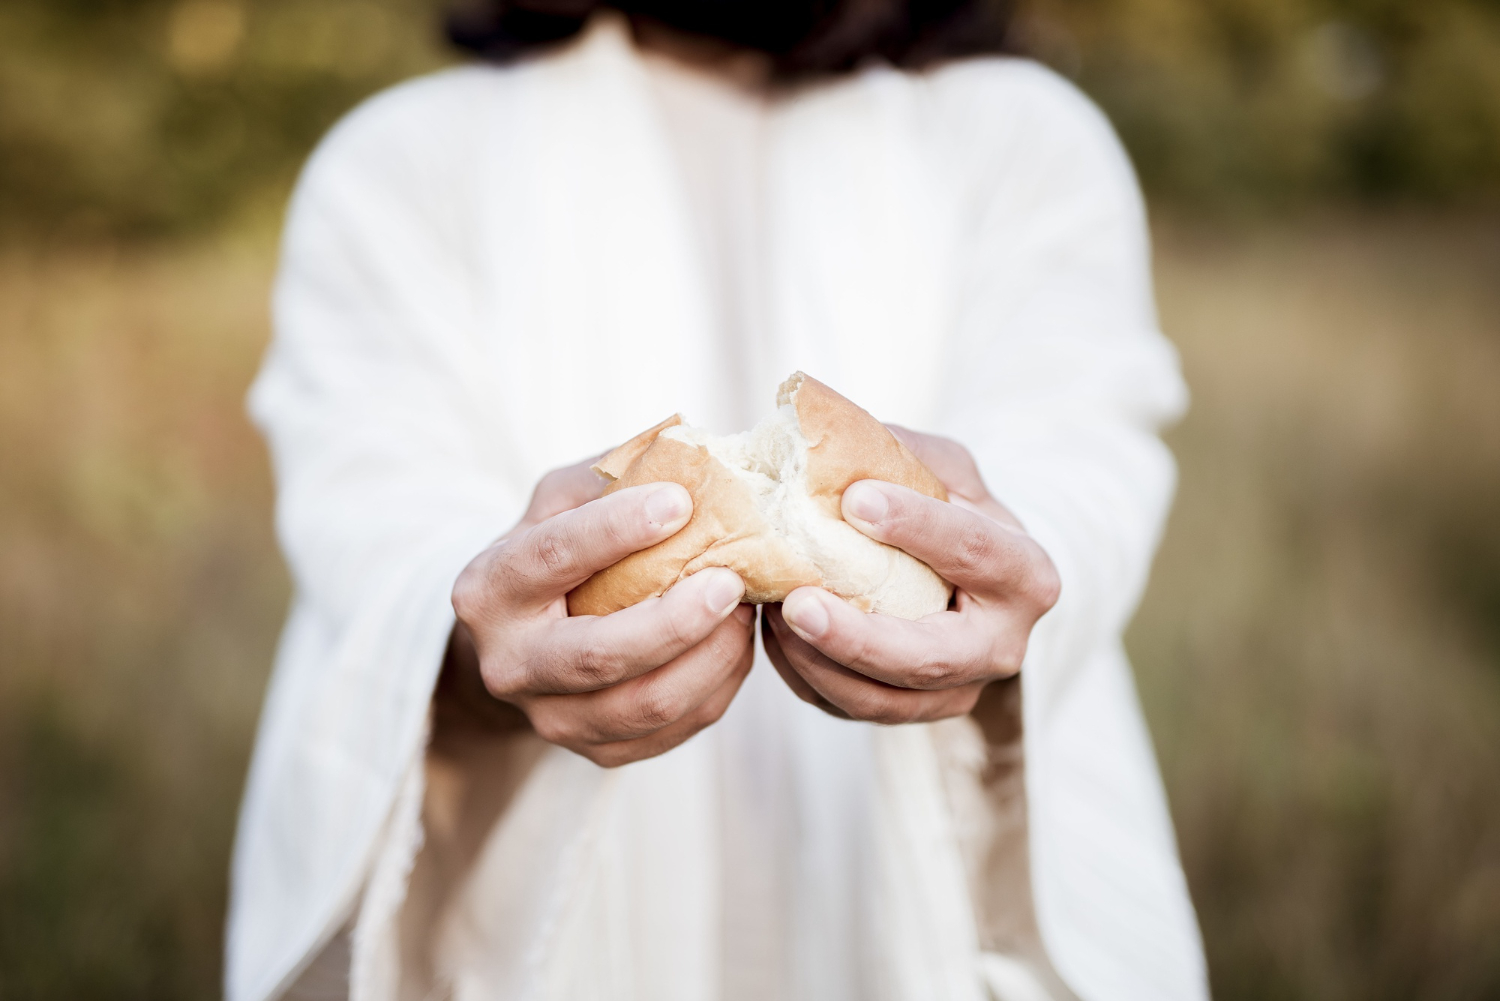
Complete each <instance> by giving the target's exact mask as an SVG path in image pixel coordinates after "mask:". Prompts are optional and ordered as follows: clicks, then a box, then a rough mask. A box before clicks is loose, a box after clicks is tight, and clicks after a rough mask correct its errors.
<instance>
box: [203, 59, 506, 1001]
mask: <svg viewBox="0 0 1500 1001" xmlns="http://www.w3.org/2000/svg"><path fill="white" fill-rule="evenodd" d="M453 76H454V74H447V75H445V77H444V78H441V79H443V81H444V82H443V83H442V86H443V87H445V88H448V93H447V96H446V97H445V99H444V100H441V101H431V100H428V98H427V95H428V92H429V91H430V89H431V88H432V87H433V86H434V85H433V83H432V82H431V81H419V82H417V83H414V84H409V85H406V86H403V87H400V88H397V89H396V90H394V91H391V92H388V93H387V94H385V95H383V96H381V97H379V98H377V99H375V100H374V101H373V102H371V103H370V104H368V105H367V106H365V107H364V108H363V109H362V110H360V111H357V112H356V113H355V114H353V115H352V116H351V117H350V118H349V119H347V120H346V121H345V122H344V123H343V124H341V125H340V126H339V127H338V128H337V129H336V130H335V131H334V132H333V133H332V134H331V135H330V137H329V138H328V139H327V140H325V142H324V144H323V146H322V147H321V148H320V150H319V151H318V152H317V153H316V154H315V155H314V157H313V159H312V161H311V162H310V164H309V166H308V168H307V170H306V171H305V173H304V176H303V178H302V180H301V182H300V184H299V187H298V190H297V193H296V195H295V197H294V199H293V203H292V208H291V211H290V216H289V218H288V221H287V225H286V232H285V237H284V245H283V250H282V263H281V270H280V274H279V277H278V280H277V283H276V288H275V297H274V323H275V331H274V339H273V343H272V345H271V347H270V350H269V352H268V353H267V355H266V358H265V362H264V367H263V368H262V370H261V373H260V375H259V378H258V379H257V380H256V382H255V385H254V387H253V389H252V391H251V396H250V409H251V413H252V416H253V417H254V420H255V421H256V423H257V424H258V425H259V426H260V428H261V429H262V430H263V432H264V433H265V435H266V438H267V440H268V442H269V444H270V449H271V456H272V460H273V465H274V469H275V474H276V480H277V486H278V500H277V508H276V525H277V532H278V535H279V537H280V541H281V545H282V549H283V551H284V553H285V555H286V559H287V562H288V564H289V567H290V570H291V575H292V579H293V585H294V592H295V597H294V604H293V609H292V613H291V616H290V619H289V622H288V625H287V628H286V631H285V634H284V636H283V639H282V644H281V647H280V650H279V653H278V659H277V664H276V669H275V673H274V676H273V679H272V683H271V687H270V691H269V693H268V696H267V702H266V707H265V710H264V712H263V714H262V721H261V729H260V733H259V735H258V740H257V748H256V756H255V760H254V761H253V763H252V767H251V773H250V778H249V784H248V787H247V790H246V794H245V802H244V806H243V809H242V811H241V821H240V827H239V831H238V836H237V843H236V851H235V864H234V873H233V888H232V900H231V913H230V927H229V935H228V956H227V969H226V993H227V996H228V997H229V998H230V999H231V1001H238V999H259V998H262V997H266V996H268V995H270V994H272V993H273V992H274V991H275V990H277V989H278V988H279V985H283V984H285V983H286V982H287V981H288V980H289V979H290V978H292V977H293V976H295V974H296V972H297V967H298V965H299V964H301V963H303V962H305V960H306V958H307V956H308V955H309V954H311V953H312V952H313V951H315V950H316V948H318V946H319V944H320V943H321V942H322V941H324V940H326V939H327V937H328V936H329V935H331V934H332V933H333V932H334V931H335V930H336V928H337V926H338V924H339V923H340V922H341V921H343V920H344V918H345V917H346V916H347V914H348V911H349V908H350V907H351V906H352V903H353V901H354V898H355V895H357V894H358V892H359V890H360V886H361V881H362V880H363V878H364V874H365V872H366V871H367V869H368V866H369V863H370V859H371V853H372V851H373V849H374V845H375V843H376V840H377V838H378V836H379V832H380V831H381V829H382V825H384V824H385V823H386V822H387V820H388V816H389V814H390V811H391V807H392V803H393V802H394V801H395V799H396V796H397V791H398V790H399V789H400V788H401V787H402V783H403V781H404V780H407V779H409V777H410V776H411V775H412V770H413V768H414V767H419V762H420V755H421V747H422V742H423V734H424V728H425V726H426V718H427V709H428V705H429V703H430V699H431V692H432V688H433V684H434V681H435V678H436V674H437V671H438V668H439V665H440V662H441V659H442V655H443V651H444V647H445V644H446V642H447V637H448V634H449V632H450V631H451V629H452V623H453V613H452V610H451V607H450V603H449V596H450V591H451V588H452V585H453V581H454V579H455V577H456V576H457V574H458V573H459V571H460V570H461V569H462V568H463V566H464V565H465V564H466V563H467V561H468V560H469V559H471V558H472V557H473V556H474V555H475V554H476V553H477V552H479V551H480V550H481V549H483V548H484V547H485V546H486V545H487V544H488V543H489V542H490V541H491V540H493V539H494V538H495V537H496V536H498V535H499V534H500V533H501V532H503V531H504V530H505V528H506V527H507V526H508V525H509V524H510V523H512V522H513V521H514V520H515V518H516V517H517V516H518V514H519V512H520V510H521V507H522V502H523V500H524V497H525V489H526V488H525V486H523V485H521V484H518V483H516V482H514V481H513V479H512V477H513V474H508V473H507V469H511V468H514V465H513V464H512V463H508V462H506V461H505V459H506V457H505V455H504V449H505V439H504V436H503V435H501V434H499V433H496V432H495V430H494V428H495V425H496V423H497V422H495V421H494V420H493V419H492V418H491V416H490V410H489V405H488V401H487V400H486V399H485V394H484V392H483V391H482V389H480V388H479V384H480V376H481V373H482V371H483V368H484V366H485V364H487V359H486V357H485V356H484V355H483V353H482V352H481V351H480V349H479V348H478V347H477V345H478V343H479V338H478V337H477V336H476V329H475V316H476V309H475V303H474V296H475V295H476V294H477V292H476V290H475V289H474V288H473V287H472V284H471V283H468V282H466V281H465V277H466V273H465V271H464V268H463V266H462V260H463V255H462V254H461V252H460V251H461V249H462V241H463V239H464V234H465V232H466V230H465V228H464V226H463V224H462V222H463V219H462V216H461V215H460V207H461V206H463V205H464V200H465V198H467V197H469V196H470V195H471V194H472V193H471V192H466V191H464V190H463V185H462V178H455V177H449V176H445V175H444V170H445V169H448V170H449V172H450V173H451V168H444V166H443V164H452V163H459V164H462V163H463V162H465V158H464V157H462V156H452V155H451V153H452V150H453V148H454V146H455V144H457V145H458V146H460V147H462V145H463V144H464V143H465V142H471V141H473V140H472V139H471V138H470V137H472V136H473V135H475V134H476V133H477V132H478V131H479V130H477V129H474V128H473V127H472V123H468V122H465V121H464V120H463V113H464V108H465V102H463V101H462V100H459V101H455V100H453V99H452V93H451V90H452V89H453V88H455V87H457V88H459V89H462V87H463V86H464V83H463V81H462V80H459V81H457V82H455V80H454V79H453ZM432 151H446V152H447V153H448V154H449V155H445V156H444V157H443V158H442V159H441V160H439V159H437V158H436V157H435V156H433V155H432ZM470 204H472V202H471V203H470ZM413 850H414V849H413Z"/></svg>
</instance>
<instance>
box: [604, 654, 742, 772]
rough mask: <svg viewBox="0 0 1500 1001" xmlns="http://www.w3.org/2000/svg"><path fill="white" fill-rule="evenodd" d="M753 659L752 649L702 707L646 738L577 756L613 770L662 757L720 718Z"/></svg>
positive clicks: (611, 744)
mask: <svg viewBox="0 0 1500 1001" xmlns="http://www.w3.org/2000/svg"><path fill="white" fill-rule="evenodd" d="M754 662H755V657H754V652H753V650H752V651H751V653H750V654H748V655H747V656H746V657H745V658H744V660H743V661H742V662H740V663H738V664H737V665H736V669H735V671H734V673H732V674H731V675H730V676H729V677H728V678H726V679H725V680H724V682H723V683H722V684H720V685H719V687H718V688H717V689H716V690H715V691H714V693H713V694H712V695H710V696H709V697H708V698H707V699H706V700H704V702H703V704H702V705H700V706H698V708H697V709H695V710H693V711H692V712H691V713H689V714H688V715H686V716H684V717H683V718H682V719H680V720H678V721H677V722H676V723H674V724H672V725H671V726H669V727H666V728H664V729H662V730H658V731H657V732H656V733H654V734H652V735H651V736H649V737H639V738H637V739H635V740H622V741H616V742H614V743H609V744H594V745H591V746H587V747H584V748H581V749H580V751H579V753H581V754H583V755H584V756H586V757H587V758H589V759H590V760H591V761H593V762H594V763H595V764H597V765H603V766H604V767H605V768H615V767H618V766H620V765H624V764H629V763H630V762H632V761H641V760H643V759H645V758H651V757H655V756H656V755H658V754H664V753H666V752H667V751H670V750H671V749H672V748H674V747H676V746H677V745H679V744H682V743H685V742H686V741H688V740H690V739H691V738H692V737H694V736H695V735H697V734H698V733H699V732H701V731H702V730H704V729H706V728H707V727H709V726H712V725H713V724H714V723H717V722H718V721H719V720H720V719H722V718H723V716H724V713H725V711H726V710H728V708H729V706H730V703H732V702H733V701H734V697H735V695H736V694H737V693H738V692H739V690H740V686H741V685H742V684H743V683H744V681H745V678H746V676H748V675H749V673H750V668H751V665H752V664H754Z"/></svg>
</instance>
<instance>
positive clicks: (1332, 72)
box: [0, 0, 1500, 234]
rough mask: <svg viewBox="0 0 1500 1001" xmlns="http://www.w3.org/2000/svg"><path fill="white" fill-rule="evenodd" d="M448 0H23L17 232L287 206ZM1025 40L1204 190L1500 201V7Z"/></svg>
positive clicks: (8, 179)
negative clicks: (305, 163) (319, 143)
mask: <svg viewBox="0 0 1500 1001" xmlns="http://www.w3.org/2000/svg"><path fill="white" fill-rule="evenodd" d="M442 6H443V4H442V0H7V2H6V3H5V4H4V5H3V7H0V229H8V230H11V231H15V230H16V229H22V230H26V231H35V230H36V229H37V228H39V227H40V228H45V229H49V230H50V229H55V228H59V227H61V228H63V229H64V230H68V231H82V233H84V234H87V233H89V232H94V231H100V230H103V231H108V232H114V233H136V234H153V233H170V232H181V231H183V230H187V229H193V228H197V227H202V226H205V225H210V224H213V223H216V222H220V221H222V220H223V219H224V218H225V217H226V216H227V215H229V214H232V213H233V212H234V211H235V210H236V209H238V208H239V207H241V206H244V205H247V204H257V203H263V202H265V201H267V200H275V201H279V199H280V197H281V196H282V195H283V194H284V192H285V190H286V186H287V184H288V183H289V180H290V178H291V177H292V175H293V173H294V172H295V170H296V167H297V165H298V164H299V163H300V162H301V160H302V158H303V157H304V156H305V155H306V152H307V150H308V149H309V148H310V147H311V146H312V144H313V143H314V142H315V141H316V139H317V137H318V136H319V135H320V134H321V133H322V132H323V131H324V130H325V129H326V128H327V127H328V126H329V125H330V124H331V123H332V122H333V121H334V120H335V119H336V118H337V117H338V116H339V115H340V114H341V113H343V112H344V111H345V110H347V109H348V108H349V107H350V106H351V105H352V104H354V103H355V102H356V101H357V100H359V98H361V97H362V96H364V95H365V94H367V93H369V92H371V91H372V90H375V89H377V88H379V87H381V86H384V85H386V84H388V83H390V82H392V81H395V80H397V79H400V78H402V77H405V76H409V75H411V74H413V73H416V72H420V71H422V70H425V69H429V68H432V67H435V66H438V65H441V64H442V63H443V62H444V61H445V60H446V59H448V58H451V54H449V53H448V52H447V51H446V50H445V49H444V47H443V46H442V44H441V41H440V36H439V31H438V12H439V10H440V8H441V7H442ZM1021 6H1022V13H1021V17H1020V21H1019V23H1018V36H1019V38H1020V40H1021V42H1022V44H1023V45H1024V46H1025V47H1026V48H1027V49H1029V50H1030V51H1031V52H1033V53H1034V54H1036V55H1037V56H1038V57H1039V58H1041V59H1043V60H1044V61H1046V62H1048V63H1050V64H1051V65H1053V66H1054V67H1056V68H1057V69H1059V70H1061V71H1062V72H1064V73H1066V74H1067V75H1069V76H1072V77H1074V78H1075V79H1077V80H1078V82H1079V83H1080V84H1081V85H1082V86H1083V87H1084V89H1085V90H1087V91H1089V92H1090V93H1091V94H1092V95H1094V97H1095V98H1096V99H1098V100H1099V101H1100V103H1101V104H1103V106H1104V107H1105V109H1106V110H1107V111H1108V112H1109V113H1110V115H1111V116H1112V117H1113V118H1114V120H1115V122H1116V123H1117V125H1118V127H1119V129H1120V131H1121V133H1122V135H1123V136H1124V138H1125V141H1126V144H1127V145H1128V146H1129V147H1130V149H1131V151H1132V153H1133V154H1134V155H1135V157H1136V160H1137V163H1138V164H1139V166H1140V169H1141V173H1142V176H1143V177H1144V179H1145V180H1146V183H1147V185H1148V187H1149V188H1150V189H1151V190H1152V192H1153V194H1154V195H1156V196H1158V197H1165V198H1168V199H1171V200H1175V201H1179V202H1186V203H1190V204H1198V205H1225V204H1229V205H1234V204H1250V205H1270V206H1277V205H1282V206H1284V205H1289V204H1299V203H1303V202H1305V201H1306V200H1308V199H1316V198H1327V197H1336V198H1357V199H1366V200H1392V199H1399V200H1425V201H1453V200H1462V201H1475V200H1478V201H1493V200H1494V199H1495V198H1496V196H1497V195H1500V3H1497V2H1496V0H1423V2H1421V3H1412V2H1402V0H1022V5H1021Z"/></svg>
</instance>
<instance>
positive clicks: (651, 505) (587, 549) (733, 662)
mask: <svg viewBox="0 0 1500 1001" xmlns="http://www.w3.org/2000/svg"><path fill="white" fill-rule="evenodd" d="M602 489H603V483H602V481H600V479H599V478H598V477H597V476H595V475H594V474H593V473H592V472H590V471H589V470H588V467H587V464H586V463H580V464H578V465H577V466H570V467H568V468H566V469H561V470H557V471H555V472H552V473H549V474H548V475H547V476H546V477H545V478H543V480H542V481H541V483H540V484H539V485H538V486H537V489H536V493H535V494H534V495H533V498H532V502H531V507H530V509H529V510H528V511H527V513H526V516H525V517H524V518H522V519H521V521H520V522H519V523H518V524H517V525H516V527H515V528H514V529H512V530H511V531H510V532H508V533H506V535H504V536H503V537H501V539H500V540H499V541H498V542H496V543H495V544H494V545H492V546H491V547H490V548H488V549H486V550H485V551H484V552H482V553H480V554H479V555H478V556H477V557H475V558H474V560H473V562H471V563H470V564H469V565H468V567H466V568H465V569H464V571H463V573H462V574H460V575H459V578H458V582H457V583H456V584H455V585H454V588H453V607H454V610H455V611H456V612H457V613H458V625H457V626H455V628H454V635H453V643H452V646H451V648H450V657H449V662H448V665H447V673H448V674H449V675H456V676H458V678H459V680H458V681H456V682H452V683H450V686H449V687H450V688H457V689H460V690H461V689H462V688H463V687H464V682H463V681H462V679H463V678H464V677H467V678H469V679H470V681H471V683H470V685H469V688H470V690H471V691H472V690H473V689H475V688H478V687H479V685H477V684H473V683H472V682H473V679H478V680H479V681H481V682H482V685H483V690H484V691H485V692H486V693H487V695H484V696H481V697H483V698H490V697H492V698H493V699H499V700H503V702H505V703H509V704H511V705H513V706H515V707H517V708H518V709H519V710H520V711H521V712H522V713H524V714H525V717H526V719H527V720H528V721H529V722H530V725H531V727H532V728H533V729H534V730H535V731H536V732H537V734H538V735H539V736H541V737H542V738H543V739H545V740H548V741H551V742H552V743H554V744H559V745H561V746H563V747H566V748H568V749H569V750H572V751H576V752H577V753H579V754H582V755H583V756H585V757H587V758H589V759H590V760H591V761H593V762H595V763H596V764H599V765H604V766H605V767H613V766H615V765H622V764H625V763H627V762H630V761H638V760H640V759H642V758H649V757H652V756H653V755H657V754H661V753H662V752H663V751H667V750H669V749H671V748H673V747H675V746H677V745H678V744H680V743H682V742H683V741H685V740H687V739H688V738H689V737H691V736H692V735H693V734H695V733H697V732H698V731H699V730H701V729H703V728H704V727H706V726H708V725H709V724H711V723H713V722H715V721H716V720H718V719H719V717H720V716H722V715H723V713H724V710H725V709H727V708H728V707H729V703H730V701H731V700H732V699H733V698H734V695H735V692H736V691H738V690H739V686H740V682H742V681H743V680H744V678H745V675H746V674H747V673H748V672H749V670H750V664H751V659H752V653H753V649H754V632H755V630H754V621H755V610H754V608H753V607H751V606H749V605H740V603H739V602H740V598H741V597H742V596H743V595H744V592H745V585H744V583H743V582H742V581H741V580H740V578H739V575H738V574H736V573H734V571H732V570H725V569H723V568H714V569H710V570H704V571H702V572H701V573H697V574H694V575H693V576H692V577H689V578H687V579H686V580H683V581H681V582H680V583H678V584H677V585H676V586H675V587H673V588H672V589H671V590H669V591H668V592H667V593H666V594H664V595H662V596H661V597H659V598H649V599H647V600H646V601H643V602H641V603H640V604H638V605H635V606H633V607H631V608H626V609H622V610H621V611H618V612H615V613H614V614H612V615H604V616H594V615H580V616H573V617H571V618H570V617H569V616H568V609H567V601H566V595H567V593H568V591H570V590H571V589H572V588H574V587H575V586H577V585H578V584H580V583H581V582H583V581H584V580H585V579H586V578H588V576H589V575H590V574H592V573H594V572H595V571H597V570H602V569H603V568H605V567H607V566H610V565H611V564H614V563H616V562H618V561H619V560H620V559H621V558H623V557H625V556H626V555H628V554H630V553H632V552H635V551H636V550H638V549H645V548H646V547H648V546H652V545H655V544H656V543H658V542H660V541H661V540H663V539H665V538H667V537H668V536H670V535H672V534H673V533H674V532H676V531H678V530H679V529H680V528H682V526H684V525H686V524H687V522H688V518H689V517H690V516H691V514H692V509H693V502H692V499H691V498H690V497H689V496H688V492H687V491H686V490H684V489H683V488H682V487H680V486H678V485H677V484H675V483H656V484H647V485H644V486H639V487H632V488H630V489H627V490H621V491H618V492H617V493H613V494H611V495H609V496H608V497H599V496H598V495H599V492H600V491H601V490H602ZM471 701H472V700H471Z"/></svg>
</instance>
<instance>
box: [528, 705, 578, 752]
mask: <svg viewBox="0 0 1500 1001" xmlns="http://www.w3.org/2000/svg"><path fill="white" fill-rule="evenodd" d="M531 728H532V729H533V730H535V731H536V735H537V736H538V737H540V738H542V739H543V740H545V741H546V742H547V743H549V744H559V745H562V744H566V743H567V741H568V739H569V738H570V737H571V736H572V728H571V727H569V726H568V725H567V722H566V721H565V720H564V719H563V718H562V717H561V716H560V715H558V714H556V713H551V712H538V713H534V714H533V715H532V716H531Z"/></svg>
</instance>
